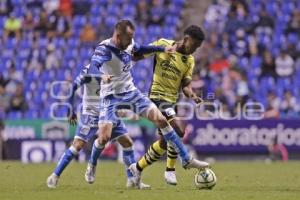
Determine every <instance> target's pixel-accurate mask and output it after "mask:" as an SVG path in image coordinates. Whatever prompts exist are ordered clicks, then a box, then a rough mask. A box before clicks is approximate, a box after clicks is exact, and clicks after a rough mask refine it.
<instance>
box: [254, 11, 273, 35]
mask: <svg viewBox="0 0 300 200" xmlns="http://www.w3.org/2000/svg"><path fill="white" fill-rule="evenodd" d="M273 29H274V20H273V18H272V17H271V16H270V15H269V14H268V12H267V11H266V10H265V9H262V10H261V11H260V13H259V20H258V22H257V24H256V29H255V31H256V32H257V33H258V34H260V33H264V34H268V35H271V34H272V30H273Z"/></svg>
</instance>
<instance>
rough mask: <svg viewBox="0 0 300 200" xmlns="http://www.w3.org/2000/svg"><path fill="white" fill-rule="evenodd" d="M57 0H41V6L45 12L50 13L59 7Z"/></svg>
mask: <svg viewBox="0 0 300 200" xmlns="http://www.w3.org/2000/svg"><path fill="white" fill-rule="evenodd" d="M59 3H60V2H59V0H44V1H43V8H44V9H45V10H46V12H47V13H48V14H49V15H50V14H51V13H53V12H54V11H55V10H58V9H59Z"/></svg>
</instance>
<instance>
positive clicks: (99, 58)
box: [90, 45, 111, 71]
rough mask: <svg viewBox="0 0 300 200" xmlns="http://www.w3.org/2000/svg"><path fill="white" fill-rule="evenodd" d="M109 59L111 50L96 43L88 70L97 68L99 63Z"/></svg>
mask: <svg viewBox="0 0 300 200" xmlns="http://www.w3.org/2000/svg"><path fill="white" fill-rule="evenodd" d="M109 60H111V52H110V50H109V49H108V48H107V47H106V46H105V45H98V46H97V47H96V49H95V51H94V54H93V56H92V59H91V64H90V71H93V70H99V69H100V67H101V65H102V64H103V63H105V62H107V61H109Z"/></svg>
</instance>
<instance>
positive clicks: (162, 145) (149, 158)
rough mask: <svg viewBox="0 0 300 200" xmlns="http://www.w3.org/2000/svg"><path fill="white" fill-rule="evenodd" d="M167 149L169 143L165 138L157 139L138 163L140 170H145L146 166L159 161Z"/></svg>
mask: <svg viewBox="0 0 300 200" xmlns="http://www.w3.org/2000/svg"><path fill="white" fill-rule="evenodd" d="M166 150H167V143H166V142H165V140H164V139H163V138H161V139H159V140H157V141H155V142H154V143H153V144H151V145H150V147H149V148H148V150H147V152H146V153H145V154H144V155H143V156H142V157H141V158H140V160H139V161H138V162H137V163H136V167H137V169H138V170H139V171H143V170H144V169H145V168H146V167H148V166H150V165H152V164H153V163H154V162H156V161H158V160H159V159H160V158H161V157H162V156H163V155H164V154H165V153H166Z"/></svg>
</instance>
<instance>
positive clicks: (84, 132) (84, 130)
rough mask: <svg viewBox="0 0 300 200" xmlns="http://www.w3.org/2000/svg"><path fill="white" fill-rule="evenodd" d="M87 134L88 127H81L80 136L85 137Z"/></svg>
mask: <svg viewBox="0 0 300 200" xmlns="http://www.w3.org/2000/svg"><path fill="white" fill-rule="evenodd" d="M89 132H90V127H88V126H84V127H81V129H80V134H82V135H87V134H88V133H89Z"/></svg>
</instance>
